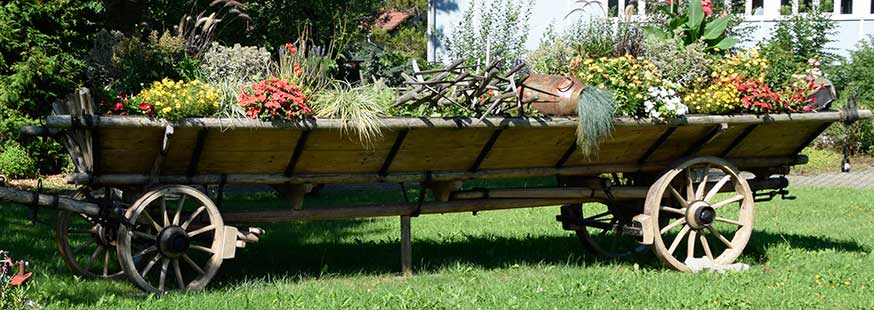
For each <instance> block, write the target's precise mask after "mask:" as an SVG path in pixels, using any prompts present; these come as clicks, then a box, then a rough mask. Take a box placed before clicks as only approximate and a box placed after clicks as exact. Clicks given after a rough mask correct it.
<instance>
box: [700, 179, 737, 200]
mask: <svg viewBox="0 0 874 310" xmlns="http://www.w3.org/2000/svg"><path fill="white" fill-rule="evenodd" d="M730 180H731V175H726V176H724V177H722V178H721V179H719V181H718V182H716V185H714V186H713V188H711V189H710V191H709V192H707V196H704V201H706V202H710V200H711V199H713V197H716V194H718V193H719V191H720V190H722V187H724V186H725V183H728V181H730Z"/></svg>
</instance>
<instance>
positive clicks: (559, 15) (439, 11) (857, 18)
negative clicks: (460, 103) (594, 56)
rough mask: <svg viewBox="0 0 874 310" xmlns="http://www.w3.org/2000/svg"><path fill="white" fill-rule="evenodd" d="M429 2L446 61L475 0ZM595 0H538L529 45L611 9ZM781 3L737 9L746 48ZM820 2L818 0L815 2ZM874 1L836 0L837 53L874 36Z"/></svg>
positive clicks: (435, 40) (433, 50)
mask: <svg viewBox="0 0 874 310" xmlns="http://www.w3.org/2000/svg"><path fill="white" fill-rule="evenodd" d="M475 1H476V2H477V3H490V2H493V1H496V0H475ZM675 1H676V0H675ZM680 1H682V0H680ZM715 1H717V0H715ZM797 1H798V0H795V1H793V2H792V6H791V8H792V12H796V13H797V12H798V10H799V5H798V2H797ZM429 2H430V5H431V10H430V11H429V17H428V21H429V25H428V26H429V34H430V36H431V37H430V41H429V46H428V56H429V60H432V61H446V60H445V59H443V55H445V52H446V50H445V45H444V42H445V40H446V38H447V37H449V36H450V35H452V31H453V29H454V27H455V26H456V25H457V24H458V23H459V22H460V21H461V18H462V17H463V15H464V12H465V10H467V9H468V7H469V6H470V4H471V2H472V1H471V0H429ZM580 2H582V1H580ZM591 2H593V3H594V4H590V5H588V6H585V7H583V6H582V5H581V4H580V3H578V1H576V0H534V1H533V3H534V7H533V8H532V15H531V16H530V19H529V27H530V29H531V30H530V33H529V35H528V41H527V43H526V48H528V49H535V48H537V46H538V44H539V42H540V39H541V37H542V36H543V34H544V33H545V31H546V30H547V29H548V27H549V25H550V24H552V25H554V27H555V30H556V31H558V32H561V31H562V30H563V29H564V28H565V27H567V26H568V25H572V24H573V23H575V22H577V21H579V20H580V19H583V18H592V17H600V16H604V12H605V10H607V9H609V8H607V4H608V0H595V1H591ZM616 2H617V3H619V4H620V5H623V4H628V5H630V6H635V7H636V9H637V10H636V11H637V12H645V6H644V4H643V3H644V1H637V0H616ZM780 2H781V1H780V0H763V1H762V3H763V7H753V1H752V0H747V1H746V3H745V5H744V12H736V14H741V15H743V16H744V19H745V20H746V23H747V24H748V25H753V26H755V27H754V31H753V33H752V35H751V38H749V39H750V40H749V41H748V42H746V43H745V47H746V46H752V45H755V44H756V43H758V42H761V41H763V40H766V39H767V38H768V37H770V35H771V30H772V29H773V27H774V25H775V24H776V23H777V21H778V20H780V19H781V18H785V17H783V16H781V15H780ZM819 2H820V1H818V0H814V5H816V4H818V3H819ZM872 2H874V0H854V1H852V10H851V12H852V13H851V14H838V13H839V12H841V10H842V8H841V6H840V5H841V0H834V13H832V14H831V15H830V17H831V18H832V19H833V20H835V21H836V23H837V29H836V34H835V35H834V37H833V39H834V40H835V42H833V43H832V44H831V47H832V48H833V49H834V52H835V53H837V54H839V55H843V56H846V55H848V54H849V51H851V50H853V49H855V47H856V44H857V43H858V42H859V41H860V40H862V39H864V38H866V37H868V36H871V35H874V14H871V8H872ZM480 5H481V4H480ZM620 7H621V6H620ZM614 9H615V8H614ZM616 11H618V14H619V15H620V17H619V18H624V16H622V15H624V11H625V10H618V9H616ZM634 18H645V16H635V17H634Z"/></svg>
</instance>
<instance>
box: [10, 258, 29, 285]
mask: <svg viewBox="0 0 874 310" xmlns="http://www.w3.org/2000/svg"><path fill="white" fill-rule="evenodd" d="M24 266H27V262H25V261H18V273H16V274H15V275H14V276H12V286H19V285H22V284H24V281H27V279H30V277H31V276H33V272H24Z"/></svg>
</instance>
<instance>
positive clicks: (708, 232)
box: [644, 157, 754, 271]
mask: <svg viewBox="0 0 874 310" xmlns="http://www.w3.org/2000/svg"><path fill="white" fill-rule="evenodd" d="M753 204H754V198H753V192H752V191H751V190H750V186H749V184H748V183H747V181H746V180H745V179H743V178H741V177H740V176H739V171H738V170H737V168H735V167H734V166H733V165H731V163H729V162H727V161H725V160H723V159H720V158H715V157H699V158H694V159H691V160H688V161H686V162H684V163H682V164H680V165H679V166H677V167H676V168H674V169H671V170H669V171H668V172H666V173H665V174H664V175H662V177H661V178H659V179H658V180H657V181H656V183H655V184H653V185H652V186H651V187H650V188H649V192H648V193H647V198H646V205H645V210H644V213H645V214H646V215H649V216H650V220H651V224H652V228H653V236H654V238H653V246H652V248H653V251H654V252H655V254H656V256H658V257H659V259H661V261H662V262H664V263H665V264H667V265H668V266H670V267H671V268H674V269H677V270H680V271H690V268H689V266H688V265H686V263H685V262H686V259H688V258H692V257H694V258H702V257H705V256H706V257H708V258H710V259H711V260H713V261H714V262H715V263H716V264H721V265H726V264H731V263H732V262H734V260H735V259H737V258H738V256H740V254H741V252H742V251H743V249H744V247H746V245H747V242H748V241H749V239H750V234H751V233H752V229H753Z"/></svg>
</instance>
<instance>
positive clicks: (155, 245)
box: [118, 185, 225, 293]
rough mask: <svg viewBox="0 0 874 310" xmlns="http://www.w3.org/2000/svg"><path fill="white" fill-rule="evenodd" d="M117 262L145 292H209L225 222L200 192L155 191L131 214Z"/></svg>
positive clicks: (122, 229) (120, 237) (176, 188)
mask: <svg viewBox="0 0 874 310" xmlns="http://www.w3.org/2000/svg"><path fill="white" fill-rule="evenodd" d="M126 218H127V219H128V221H129V223H131V224H129V225H122V226H121V227H120V228H119V231H118V256H119V261H120V262H121V266H122V268H123V269H124V271H125V273H127V275H128V278H129V279H130V280H131V282H133V283H134V284H136V285H137V286H138V287H140V288H141V289H143V290H144V291H147V292H153V293H164V292H167V291H170V290H174V289H180V290H195V289H200V288H203V287H204V286H206V285H207V284H208V283H209V281H210V280H211V279H212V278H213V276H215V273H216V271H218V268H219V266H221V263H222V250H223V248H222V246H223V242H224V238H225V237H224V235H225V232H224V221H223V220H222V217H221V214H220V213H219V210H218V208H216V206H215V204H213V202H212V200H210V199H209V197H207V196H206V195H204V194H203V193H202V192H200V191H198V190H195V189H194V188H191V187H188V186H181V185H170V186H163V187H159V188H157V189H155V190H152V191H150V192H148V193H146V194H145V195H143V196H142V197H141V198H140V199H138V200H137V201H136V202H134V204H133V205H132V206H131V207H130V208H129V209H128V210H127V213H126Z"/></svg>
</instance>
